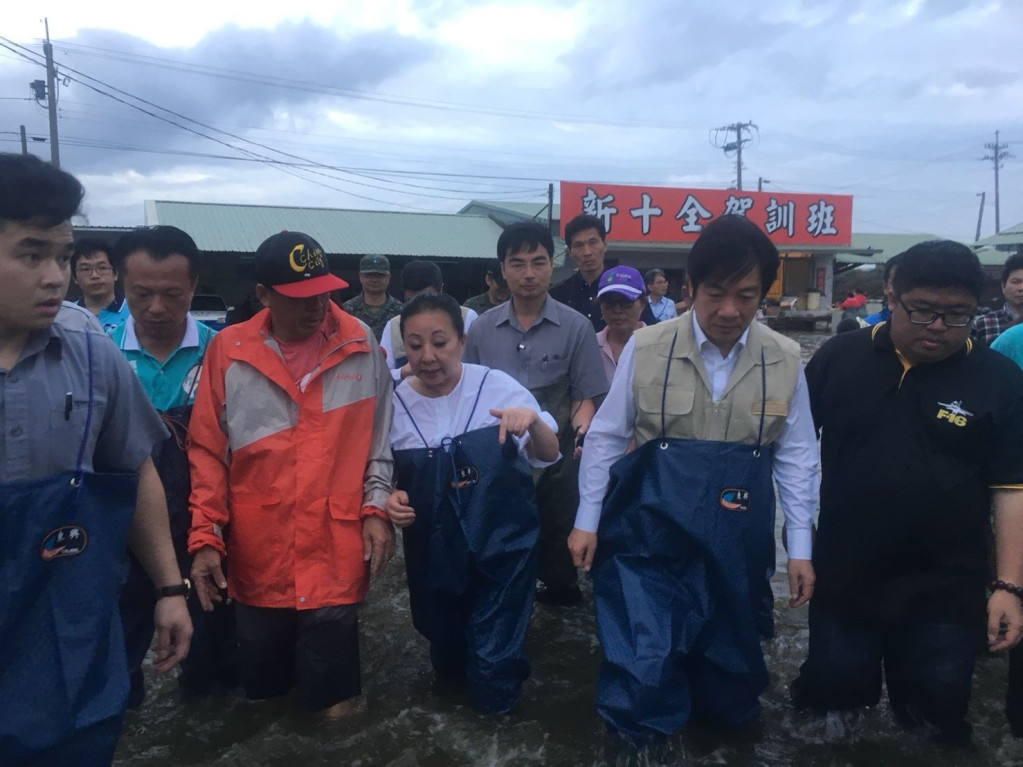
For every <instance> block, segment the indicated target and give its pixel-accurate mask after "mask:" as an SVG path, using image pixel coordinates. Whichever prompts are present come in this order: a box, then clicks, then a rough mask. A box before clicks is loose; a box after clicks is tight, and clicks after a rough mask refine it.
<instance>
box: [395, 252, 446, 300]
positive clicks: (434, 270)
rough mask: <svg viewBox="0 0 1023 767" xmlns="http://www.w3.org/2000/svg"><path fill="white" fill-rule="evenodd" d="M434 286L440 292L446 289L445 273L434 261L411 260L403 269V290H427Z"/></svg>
mask: <svg viewBox="0 0 1023 767" xmlns="http://www.w3.org/2000/svg"><path fill="white" fill-rule="evenodd" d="M427 288H433V289H434V290H436V291H437V292H438V293H439V292H440V291H442V290H443V289H444V275H443V274H442V273H441V271H440V267H439V266H437V264H435V263H433V261H421V260H417V261H409V262H408V263H407V264H405V266H404V268H402V270H401V289H402V290H413V291H419V290H426V289H427Z"/></svg>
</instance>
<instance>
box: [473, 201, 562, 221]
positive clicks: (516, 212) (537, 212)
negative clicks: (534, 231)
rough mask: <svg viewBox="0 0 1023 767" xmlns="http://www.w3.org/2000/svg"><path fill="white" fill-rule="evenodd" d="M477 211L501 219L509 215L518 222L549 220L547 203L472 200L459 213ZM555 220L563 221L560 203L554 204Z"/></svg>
mask: <svg viewBox="0 0 1023 767" xmlns="http://www.w3.org/2000/svg"><path fill="white" fill-rule="evenodd" d="M474 208H475V210H474ZM477 210H480V211H483V212H485V213H494V214H497V216H498V217H499V218H504V217H505V216H506V215H507V216H509V218H511V219H514V220H516V221H529V220H531V219H534V218H535V219H536V220H542V221H546V220H547V203H545V202H490V201H488V200H472V201H471V202H470V203H469V204H468V205H466V206H465V207H464V208H462V209H461V210H460V211H458V212H459V213H461V214H465V213H466V212H469V213H474V214H475V213H476V212H477ZM554 220H555V221H560V220H561V205H560V204H559V203H554Z"/></svg>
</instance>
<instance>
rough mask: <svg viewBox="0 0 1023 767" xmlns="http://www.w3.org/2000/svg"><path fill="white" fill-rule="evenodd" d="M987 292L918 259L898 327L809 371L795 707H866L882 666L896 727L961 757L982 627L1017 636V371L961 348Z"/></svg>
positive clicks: (1005, 637) (896, 300)
mask: <svg viewBox="0 0 1023 767" xmlns="http://www.w3.org/2000/svg"><path fill="white" fill-rule="evenodd" d="M983 281H984V277H983V272H982V271H981V267H980V262H979V261H978V260H977V257H976V255H974V254H973V253H972V252H971V251H970V250H969V248H967V247H965V246H964V245H960V244H959V243H954V242H950V241H947V240H943V241H933V242H925V243H921V244H919V245H916V246H914V247H912V248H910V249H909V250H908V251H906V253H905V254H904V256H903V258H902V260H901V261H900V263H899V268H898V271H897V272H896V274H895V278H894V285H893V287H892V291H891V293H890V297H891V307H892V317H891V320H890V321H889V322H883V323H881V324H879V325H876V326H874V327H872V328H864V329H863V330H860V331H855V332H852V333H844V334H842V335H838V336H835V337H834V338H833V339H831V340H830V341H828V342H827V343H826V344H825V345H824V346H822V347H821V348H820V350H819V351H818V352H817V353H816V354H815V355H814V357H813V359H812V360H811V361H810V363H809V364H808V365H807V368H806V378H807V382H808V385H809V389H810V402H811V408H812V410H813V416H814V422H815V425H816V426H817V428H818V430H819V432H820V435H821V465H822V482H821V512H820V520H819V530H818V534H817V539H816V543H815V546H814V552H813V565H814V570H815V571H816V573H817V586H816V591H815V593H814V597H813V601H812V602H811V605H810V648H809V656H808V658H807V661H806V663H804V664H803V666H802V669H801V671H800V676H799V678H798V679H797V680H796V682H795V683H794V684H793V695H794V700H795V702H796V703H797V705H802V706H807V707H809V708H812V709H814V710H816V711H817V712H820V713H823V712H826V711H833V710H841V709H849V708H856V707H860V706H870V705H874V704H876V703H877V702H878V700H879V699H880V691H881V669H882V663H883V666H884V672H885V673H884V676H885V683H886V686H887V689H888V697H889V701H890V703H891V706H892V709H893V710H894V713H895V715H896V717H897V718H898V719H899V721H900V722H901V723H903V724H906V725H912V724H918V723H923V722H926V723H928V724H930V725H932V726H935V727H936V728H937V729H938V731H939V733H940V735H941V736H942V737H943V738H945V739H948V740H950V741H953V742H961V741H964V740H966V739H968V737H969V733H970V727H969V725H968V724H967V723H966V721H965V715H966V709H967V704H968V702H969V694H970V682H971V678H972V675H973V662H974V657H975V656H976V654H977V651H978V650H979V649H980V648H981V647H982V646H983V644H984V626H985V623H986V625H987V647H988V648H989V649H990V650H995V651H997V650H1006V649H1008V648H1010V647H1012V646H1013V645H1015V644H1016V643H1017V642H1018V641H1019V639H1020V634H1021V630H1023V607H1021V604H1020V595H1021V594H1023V588H1020V587H1021V586H1023V451H1021V450H1020V449H1019V445H1020V440H1021V439H1023V373H1021V372H1020V371H1019V370H1018V369H1015V368H1014V366H1013V364H1012V363H1011V362H1010V361H1009V360H1007V359H1004V358H1001V357H999V355H998V354H997V353H996V352H992V351H991V350H989V349H988V348H987V347H985V346H983V345H982V344H974V343H973V342H972V341H971V340H970V338H969V331H970V322H971V320H972V318H973V315H974V312H975V311H976V308H977V300H978V297H979V296H980V292H981V288H982V286H983ZM992 509H993V510H994V517H995V537H996V540H997V574H996V578H997V580H996V581H995V582H993V583H991V584H990V585H987V579H988V562H987V545H986V536H987V534H988V532H989V531H990V529H991V525H990V514H991V510H992ZM986 586H987V588H989V589H990V590H991V595H990V597H989V598H987V600H986V608H985V587H986ZM985 613H986V615H985Z"/></svg>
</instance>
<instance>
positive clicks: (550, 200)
mask: <svg viewBox="0 0 1023 767" xmlns="http://www.w3.org/2000/svg"><path fill="white" fill-rule="evenodd" d="M547 231H549V232H550V233H551V236H552V237H557V236H558V233H557V232H555V231H554V184H548V185H547Z"/></svg>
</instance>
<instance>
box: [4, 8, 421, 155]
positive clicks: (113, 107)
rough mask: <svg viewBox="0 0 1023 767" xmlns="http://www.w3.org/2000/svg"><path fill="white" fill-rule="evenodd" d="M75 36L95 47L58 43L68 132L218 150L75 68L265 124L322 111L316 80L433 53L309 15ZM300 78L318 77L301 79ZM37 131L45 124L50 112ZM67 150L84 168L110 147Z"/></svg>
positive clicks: (362, 81)
mask: <svg viewBox="0 0 1023 767" xmlns="http://www.w3.org/2000/svg"><path fill="white" fill-rule="evenodd" d="M69 42H71V43H75V44H78V45H82V46H89V48H88V49H75V48H73V47H68V48H65V49H62V48H61V41H59V40H58V41H55V43H54V44H55V48H56V53H55V58H56V60H57V64H58V69H61V68H64V71H65V72H66V74H67V75H68V76H69V77H70V78H72V82H71V83H70V85H69V86H67V87H64V88H63V89H62V91H61V100H60V104H61V110H62V113H64V115H65V117H64V119H62V120H61V133H62V134H66V135H69V136H75V135H77V136H78V137H83V135H84V136H87V137H91V138H94V139H97V140H102V141H104V142H108V143H115V144H131V145H138V144H140V143H142V144H154V145H158V146H159V147H160V148H163V149H168V148H169V149H174V148H180V147H183V146H186V145H187V146H189V147H190V148H191V149H198V148H199V147H202V149H200V151H207V152H213V153H224V152H228V151H229V150H228V149H227V148H226V147H223V146H218V145H216V144H214V143H212V142H209V143H207V144H205V145H202V144H199V145H198V146H197V143H196V142H197V140H198V139H197V137H196V136H195V135H194V134H189V133H187V132H186V131H183V130H181V129H179V128H174V127H172V126H168V125H166V124H161V123H159V122H157V121H156V120H153V119H151V118H149V117H146V116H145V115H143V114H142V113H141V112H137V113H132V112H130V111H129V110H128V108H127V107H123V106H120V105H118V104H117V103H115V102H113V101H111V100H109V99H106V98H105V97H104V96H102V95H99V94H98V93H95V92H94V91H92V90H90V89H89V88H88V87H87V86H86V84H85V83H89V84H92V85H96V86H97V87H100V88H103V89H104V90H106V88H105V87H104V86H102V85H99V84H97V83H94V82H92V81H90V80H88V79H86V78H83V77H80V76H79V75H77V74H75V73H74V72H73V71H72V70H77V71H79V72H82V73H84V74H87V75H89V76H90V77H93V78H96V79H97V80H99V81H101V82H102V83H105V84H106V85H110V86H115V87H116V88H118V89H120V90H122V91H126V92H128V93H131V94H134V95H137V96H141V97H143V98H145V99H146V100H148V101H150V102H152V103H154V104H157V105H159V106H161V107H166V108H167V109H170V110H173V111H175V112H178V113H180V114H182V115H185V116H187V117H191V118H194V119H196V120H201V121H203V122H205V123H211V124H219V125H250V126H256V127H259V126H265V125H268V124H269V122H270V118H271V116H272V115H273V113H274V111H275V110H280V109H286V110H287V111H288V113H289V114H290V115H292V116H298V117H300V118H301V117H308V118H310V119H315V118H317V117H318V116H319V115H320V114H322V110H323V107H324V102H326V101H327V100H328V99H330V98H334V97H332V96H330V95H326V94H324V93H321V92H316V91H317V90H320V88H319V86H323V87H330V88H337V89H350V90H362V91H374V90H376V89H377V88H378V87H379V86H380V85H381V83H384V82H385V81H387V80H388V79H390V78H392V77H395V76H397V75H399V74H401V73H402V72H405V71H407V70H409V69H410V68H412V67H414V66H416V65H418V64H421V63H422V62H423V61H426V60H427V59H429V58H430V57H431V56H433V55H434V51H433V50H432V49H431V47H430V46H429V45H427V44H426V43H423V42H421V41H418V40H415V39H412V38H406V37H402V36H399V35H397V34H394V33H388V32H372V33H366V34H362V35H358V36H355V37H352V38H341V37H339V36H337V35H336V34H334V33H333V32H331V31H329V30H327V29H325V28H323V27H319V26H317V25H315V24H313V23H312V22H309V21H302V22H297V23H282V24H280V25H279V26H277V27H276V28H274V29H241V28H239V27H237V26H227V27H223V28H220V29H217V30H215V31H213V32H211V33H209V34H208V35H206V36H205V37H204V38H203V39H202V40H201V41H200V42H199V43H198V44H197V45H195V46H194V47H191V48H182V49H164V48H159V47H157V46H155V45H152V44H151V43H148V42H146V41H143V40H141V39H139V38H136V37H133V36H131V35H127V34H124V33H120V32H114V31H109V30H96V29H87V30H82V31H80V33H79V34H78V35H77V36H76V37H75V38H73V39H72V40H70V41H69ZM119 52H127V53H128V54H129V56H130V57H129V58H128V59H123V58H117V57H120V56H121V55H122V54H121V53H119ZM95 54H100V55H95ZM141 57H154V58H159V59H165V60H166V59H172V60H174V61H176V62H181V66H177V65H174V64H172V65H170V66H169V67H168V66H166V64H167V62H166V61H161V62H152V63H158V64H161V66H148V65H146V64H145V63H143V62H145V61H147V59H145V58H141ZM191 67H202V68H204V73H202V74H197V73H193V72H189V71H188V69H189V68H191ZM209 67H215V68H217V70H218V71H220V72H221V73H222V74H223V75H225V76H224V77H211V76H209V73H208V70H205V68H209ZM232 70H233V71H236V72H241V73H254V74H256V75H257V77H255V78H250V77H246V76H242V75H239V74H232V73H231V71H232ZM6 75H7V70H6V69H5V70H3V71H2V72H0V87H3V88H4V90H5V91H9V90H15V89H19V88H21V89H27V88H26V87H25V86H23V85H22V84H20V83H18V82H17V80H15V81H14V82H7V79H8V78H7V76H6ZM262 77H266V78H278V79H279V80H286V81H298V82H297V83H294V84H289V83H282V84H278V85H270V84H268V83H267V82H265V81H260V80H261V78H262ZM22 78H23V76H22ZM300 83H312V84H316V86H315V87H311V88H304V87H303V86H302V85H301V84H300ZM91 105H98V106H91ZM147 108H149V107H147ZM303 109H304V110H306V111H305V112H304V113H303ZM154 111H155V110H154ZM172 119H176V118H172ZM97 121H99V122H97ZM140 121H141V123H142V125H140V124H139V123H140ZM35 122H36V123H38V120H35ZM39 130H40V131H45V120H44V121H43V123H42V124H41V125H40V126H39ZM200 130H204V129H200ZM204 132H205V130H204ZM221 138H224V140H226V141H229V142H231V143H237V142H235V141H234V140H233V139H230V138H226V137H221ZM257 151H258V150H257ZM62 154H64V152H62ZM66 154H67V156H68V157H69V160H70V159H74V160H75V163H76V167H77V169H78V170H79V171H81V172H90V171H93V170H96V169H97V168H98V167H102V166H104V165H107V164H109V163H110V155H109V153H104V152H97V151H95V150H86V151H77V150H75V149H74V148H73V147H72V146H70V145H69V146H68V149H67V152H66ZM167 164H168V163H167V160H166V158H160V157H159V156H154V155H140V154H135V155H132V162H131V167H133V168H135V169H139V170H147V169H150V168H153V167H158V166H165V165H167Z"/></svg>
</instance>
